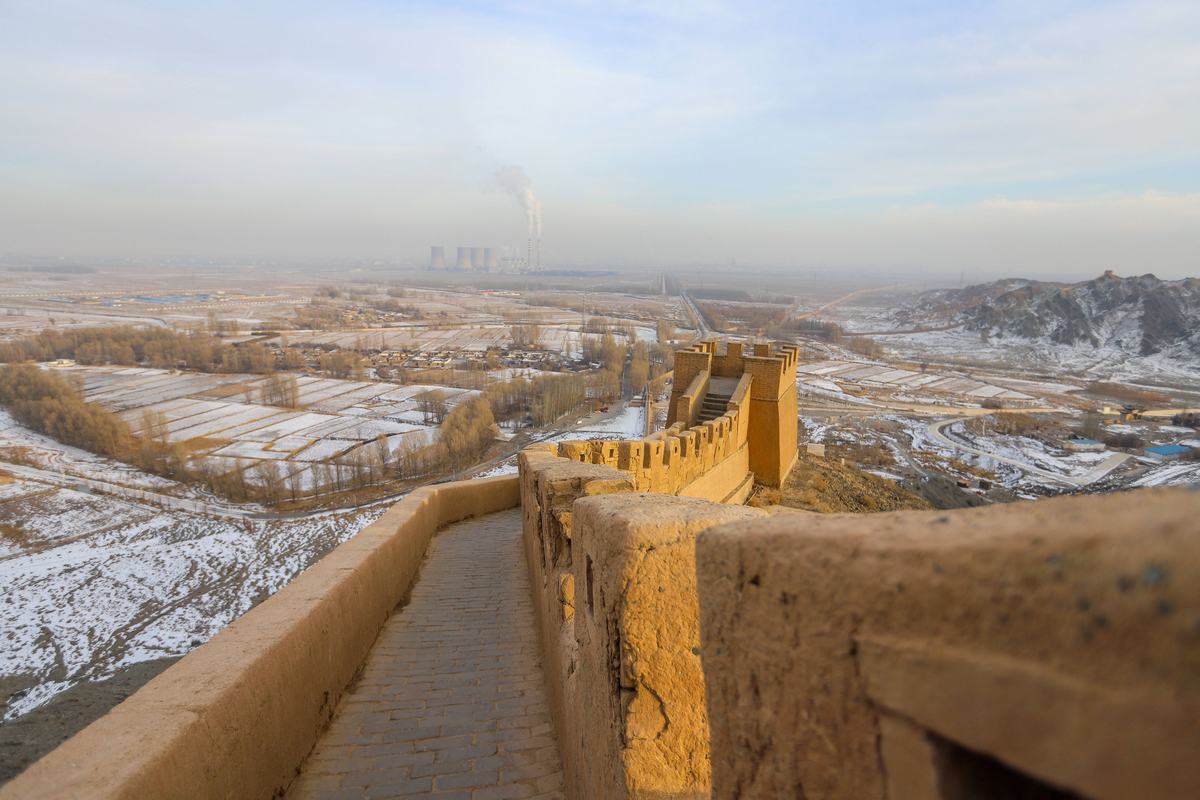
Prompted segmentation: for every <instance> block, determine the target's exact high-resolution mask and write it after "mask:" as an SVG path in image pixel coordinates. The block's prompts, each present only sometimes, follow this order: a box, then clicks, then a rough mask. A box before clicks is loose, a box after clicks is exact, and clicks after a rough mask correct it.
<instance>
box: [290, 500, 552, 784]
mask: <svg viewBox="0 0 1200 800" xmlns="http://www.w3.org/2000/svg"><path fill="white" fill-rule="evenodd" d="M520 536H521V513H520V510H519V509H518V510H512V511H503V512H500V513H497V514H489V515H488V516H486V517H482V518H480V519H476V520H468V521H467V522H460V523H458V524H456V525H453V526H451V527H449V528H447V529H445V530H444V531H442V532H441V533H439V534H438V535H437V536H435V537H434V539H433V541H432V542H431V543H430V545H429V553H428V556H427V559H426V561H425V564H424V565H423V566H422V567H421V573H420V575H419V576H418V578H417V583H416V586H414V587H413V593H412V599H411V600H410V601H409V603H408V605H407V606H405V607H404V609H403V610H402V611H401V612H400V613H399V614H397V615H395V616H394V617H392V618H391V619H390V620H388V622H387V624H386V625H385V626H384V628H383V631H382V632H381V633H380V635H379V641H378V642H376V644H375V647H374V649H372V650H371V652H370V654H369V655H368V656H367V662H366V665H365V666H364V668H363V674H362V677H361V679H360V680H359V681H358V683H357V684H355V686H354V688H353V690H352V692H351V693H350V694H348V695H347V696H346V698H345V699H344V700H343V701H342V705H341V706H340V707H339V708H338V711H337V714H336V715H335V717H334V719H333V723H332V724H331V725H330V727H329V730H328V731H327V732H326V733H325V735H324V736H323V737H322V738H321V740H320V741H318V742H317V746H316V748H315V749H314V750H313V753H312V755H311V756H310V757H309V759H308V760H307V761H306V762H305V764H304V767H303V770H302V771H301V774H300V776H299V778H297V780H296V782H295V783H294V784H292V787H291V789H290V790H289V792H288V795H287V797H288V800H312V799H313V798H321V799H322V800H324V799H325V798H339V799H340V798H384V797H428V796H432V797H438V798H470V799H471V800H487V799H488V798H549V797H562V767H561V765H560V763H559V758H558V749H557V747H556V745H555V742H554V734H553V732H552V730H551V726H550V716H549V711H548V709H547V707H546V699H545V694H544V690H543V686H542V668H541V662H540V659H539V657H538V646H537V635H536V633H535V632H534V623H533V608H532V604H531V601H530V599H529V585H528V581H529V578H528V575H527V574H526V569H525V562H524V558H523V556H522V553H521V544H520Z"/></svg>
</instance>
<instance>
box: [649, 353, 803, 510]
mask: <svg viewBox="0 0 1200 800" xmlns="http://www.w3.org/2000/svg"><path fill="white" fill-rule="evenodd" d="M799 361H800V351H799V349H797V348H796V347H793V346H791V345H781V346H772V345H770V344H765V343H758V344H754V345H752V346H751V347H750V349H749V350H748V351H747V350H746V349H745V347H744V346H743V344H742V343H741V342H723V343H718V342H716V341H714V340H706V341H703V342H699V343H697V344H694V345H692V346H691V347H689V348H686V349H684V350H680V351H677V352H676V353H675V383H674V384H673V385H672V389H671V407H670V412H671V413H670V415H669V416H668V418H667V424H668V427H670V426H672V425H674V424H678V423H681V422H682V423H684V427H685V428H686V427H688V426H691V425H693V424H694V422H695V419H696V414H698V413H699V407H700V404H701V403H702V402H703V399H704V391H703V389H702V387H707V386H708V385H709V384H710V383H711V381H712V380H713V379H728V378H738V379H746V378H749V379H750V390H749V391H750V394H749V402H748V403H745V404H744V405H743V408H742V411H743V417H744V420H743V422H744V424H745V425H746V428H747V430H746V440H745V441H746V443H747V447H748V453H747V456H748V463H749V467H750V470H751V472H753V473H754V477H755V480H757V481H758V482H759V483H762V484H764V485H766V486H781V485H782V484H783V482H784V481H785V480H786V479H787V476H788V473H790V472H791V470H792V467H794V466H795V464H796V459H797V458H798V453H797V442H798V439H799V436H798V425H797V419H798V411H799V408H798V401H797V394H796V367H797V365H798V364H799Z"/></svg>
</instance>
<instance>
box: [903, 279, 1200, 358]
mask: <svg viewBox="0 0 1200 800" xmlns="http://www.w3.org/2000/svg"><path fill="white" fill-rule="evenodd" d="M897 321H898V322H901V323H903V324H907V325H935V324H936V325H945V324H949V323H961V324H962V325H963V326H964V327H965V328H966V329H967V330H970V331H977V332H979V333H980V334H981V336H983V337H984V338H988V339H992V340H996V339H1001V340H1003V339H1010V338H1011V339H1019V340H1028V341H1038V342H1042V343H1046V344H1054V345H1065V346H1075V347H1078V346H1082V347H1091V348H1105V349H1109V348H1111V349H1115V350H1119V351H1121V352H1123V353H1125V354H1128V355H1131V356H1150V355H1155V354H1160V353H1162V354H1164V355H1168V356H1171V357H1177V358H1182V359H1185V360H1189V361H1190V360H1195V359H1200V279H1196V278H1186V279H1183V280H1177V281H1163V280H1159V279H1158V278H1156V277H1155V276H1153V275H1140V276H1136V277H1129V278H1122V277H1119V276H1118V275H1115V274H1113V273H1112V272H1105V273H1104V274H1103V275H1101V276H1100V277H1099V278H1096V279H1094V280H1090V281H1083V282H1082V283H1074V284H1066V283H1049V282H1042V281H1033V280H1022V279H1005V280H1001V281H995V282H994V283H986V284H979V285H976V286H968V287H967V288H965V289H951V290H939V291H934V292H927V293H925V294H923V295H921V296H920V297H919V298H917V300H916V301H915V302H913V303H912V304H910V305H909V306H907V307H906V308H904V309H903V310H902V311H901V312H899V314H898V315H897Z"/></svg>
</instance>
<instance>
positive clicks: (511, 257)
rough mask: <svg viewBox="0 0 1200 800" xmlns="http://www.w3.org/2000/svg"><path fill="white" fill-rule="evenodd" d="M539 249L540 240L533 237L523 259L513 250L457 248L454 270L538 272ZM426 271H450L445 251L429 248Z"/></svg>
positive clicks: (517, 251)
mask: <svg viewBox="0 0 1200 800" xmlns="http://www.w3.org/2000/svg"><path fill="white" fill-rule="evenodd" d="M541 249H542V243H541V238H540V237H538V236H535V235H531V236H530V237H529V240H528V242H527V243H526V253H525V255H524V256H523V257H522V256H521V251H520V249H519V248H513V247H458V248H456V254H455V258H454V267H453V269H454V271H456V272H538V271H539V270H540V269H541V262H542V258H541ZM429 269H430V270H431V271H434V272H444V271H446V270H448V269H450V267H449V265H448V264H447V263H446V248H445V247H443V246H441V245H436V244H435V245H430V247H429Z"/></svg>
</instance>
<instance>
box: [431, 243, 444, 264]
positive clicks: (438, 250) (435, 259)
mask: <svg viewBox="0 0 1200 800" xmlns="http://www.w3.org/2000/svg"><path fill="white" fill-rule="evenodd" d="M429 268H430V269H445V268H446V248H444V247H437V246H433V247H430V248H429Z"/></svg>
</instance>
